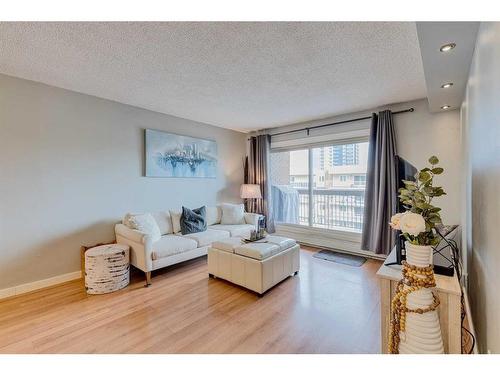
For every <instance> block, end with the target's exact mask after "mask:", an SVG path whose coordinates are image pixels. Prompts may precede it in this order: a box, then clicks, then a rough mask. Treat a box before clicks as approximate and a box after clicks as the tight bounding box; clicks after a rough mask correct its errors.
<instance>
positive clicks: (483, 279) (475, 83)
mask: <svg viewBox="0 0 500 375" xmlns="http://www.w3.org/2000/svg"><path fill="white" fill-rule="evenodd" d="M499 67H500V23H498V22H497V23H489V22H484V23H481V26H480V29H479V33H478V39H477V44H476V49H475V52H474V58H473V61H472V66H471V69H470V74H469V81H468V84H467V93H466V97H465V100H464V103H463V105H462V134H463V157H464V158H463V160H462V162H461V164H462V165H463V166H464V168H466V172H467V173H466V177H465V178H464V190H463V196H464V200H465V201H466V203H465V210H464V212H465V213H466V215H465V216H464V225H465V226H466V230H465V241H464V242H465V243H466V244H467V255H468V274H469V288H468V289H469V293H468V295H469V298H470V304H471V310H472V316H473V321H474V325H475V329H476V334H477V339H478V346H479V350H480V352H482V353H486V352H488V350H489V351H491V352H492V353H500V292H499V287H498V286H499V285H500V276H499V269H500V248H499V243H500V242H499V230H500V227H499V224H500V199H499V196H500V107H499V103H500V69H499Z"/></svg>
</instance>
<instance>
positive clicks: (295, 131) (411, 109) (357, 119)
mask: <svg viewBox="0 0 500 375" xmlns="http://www.w3.org/2000/svg"><path fill="white" fill-rule="evenodd" d="M413 111H415V109H414V108H408V109H403V110H401V111H396V112H392V114H394V115H397V114H399V113H406V112H413ZM371 118H372V116H365V117H358V118H353V119H350V120H344V121H337V122H332V123H330V124H324V125H316V126H309V127H307V128H302V129H295V130H289V131H286V132H281V133H274V134H271V137H274V136H277V135H283V134H291V133H297V132H303V131H306V132H307V135H309V131H311V130H313V129H319V128H324V127H326V126H332V125H340V124H346V123H348V122H355V121H361V120H368V119H371Z"/></svg>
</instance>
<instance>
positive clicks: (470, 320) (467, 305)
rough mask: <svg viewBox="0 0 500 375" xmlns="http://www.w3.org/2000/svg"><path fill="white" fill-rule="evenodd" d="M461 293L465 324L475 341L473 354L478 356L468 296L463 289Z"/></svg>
mask: <svg viewBox="0 0 500 375" xmlns="http://www.w3.org/2000/svg"><path fill="white" fill-rule="evenodd" d="M462 291H463V293H464V301H465V314H466V315H467V323H469V331H470V332H471V333H472V335H473V336H474V338H475V339H476V345H474V354H479V349H478V347H477V336H476V330H475V329H474V322H473V321H472V313H471V311H470V303H469V294H468V293H467V290H466V289H465V288H462Z"/></svg>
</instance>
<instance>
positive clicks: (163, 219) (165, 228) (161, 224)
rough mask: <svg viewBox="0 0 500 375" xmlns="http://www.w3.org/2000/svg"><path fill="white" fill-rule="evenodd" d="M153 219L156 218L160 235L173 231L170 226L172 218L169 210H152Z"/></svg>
mask: <svg viewBox="0 0 500 375" xmlns="http://www.w3.org/2000/svg"><path fill="white" fill-rule="evenodd" d="M151 215H153V217H154V219H155V220H156V224H158V228H159V229H160V233H161V235H162V236H164V235H165V234H171V233H174V231H173V228H172V219H171V218H170V212H168V211H158V212H152V213H151Z"/></svg>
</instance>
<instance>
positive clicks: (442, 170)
mask: <svg viewBox="0 0 500 375" xmlns="http://www.w3.org/2000/svg"><path fill="white" fill-rule="evenodd" d="M431 172H432V173H434V174H441V173H443V172H444V169H443V168H441V167H436V168H432V169H431Z"/></svg>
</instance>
